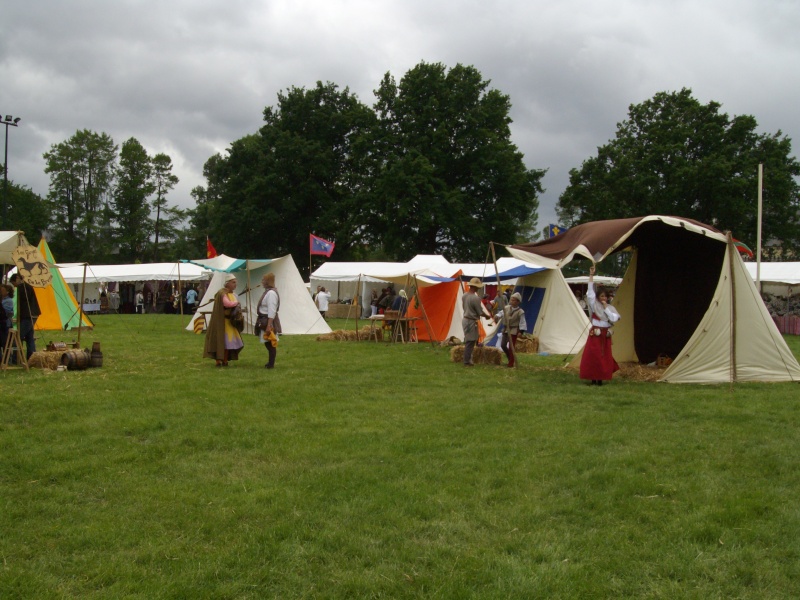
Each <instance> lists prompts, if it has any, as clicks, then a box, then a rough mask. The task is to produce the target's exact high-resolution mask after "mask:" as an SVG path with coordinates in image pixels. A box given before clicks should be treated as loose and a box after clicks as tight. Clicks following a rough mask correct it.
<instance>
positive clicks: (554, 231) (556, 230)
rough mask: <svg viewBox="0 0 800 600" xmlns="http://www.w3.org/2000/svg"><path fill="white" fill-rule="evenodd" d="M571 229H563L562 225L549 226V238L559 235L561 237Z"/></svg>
mask: <svg viewBox="0 0 800 600" xmlns="http://www.w3.org/2000/svg"><path fill="white" fill-rule="evenodd" d="M568 230H569V227H561V225H553V224H552V223H550V225H548V226H547V237H549V238H551V237H556V236H557V235H561V234H562V233H564V232H565V231H568Z"/></svg>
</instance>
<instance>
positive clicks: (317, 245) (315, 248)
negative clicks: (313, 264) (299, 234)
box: [309, 233, 336, 257]
mask: <svg viewBox="0 0 800 600" xmlns="http://www.w3.org/2000/svg"><path fill="white" fill-rule="evenodd" d="M309 236H310V240H309V242H310V244H311V250H310V252H309V254H321V255H322V256H327V257H330V255H331V254H333V247H334V246H335V245H336V244H334V243H333V242H329V241H328V240H323V239H322V238H321V237H317V236H315V235H314V234H313V233H310V234H309Z"/></svg>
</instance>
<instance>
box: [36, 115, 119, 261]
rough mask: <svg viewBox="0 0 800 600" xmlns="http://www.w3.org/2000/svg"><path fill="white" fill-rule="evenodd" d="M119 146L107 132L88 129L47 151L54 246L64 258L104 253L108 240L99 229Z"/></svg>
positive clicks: (71, 258)
mask: <svg viewBox="0 0 800 600" xmlns="http://www.w3.org/2000/svg"><path fill="white" fill-rule="evenodd" d="M116 158H117V146H116V145H115V144H114V142H113V140H112V139H111V137H110V136H109V135H108V134H106V133H100V134H98V133H95V132H93V131H89V130H87V129H84V130H82V131H77V132H76V133H75V135H73V136H72V137H71V138H70V139H68V140H67V141H65V142H62V143H60V144H54V145H53V146H51V148H50V151H49V152H46V153H45V154H44V159H45V161H46V162H47V166H46V168H45V172H46V173H48V174H49V175H50V191H49V194H48V200H49V202H50V206H51V207H52V210H53V221H54V237H53V240H52V241H51V247H52V248H53V251H54V252H55V253H56V256H59V259H60V260H63V261H74V260H89V261H94V260H95V259H96V258H97V257H100V256H105V255H107V253H108V249H107V248H106V247H105V245H106V244H108V243H109V240H108V239H106V238H104V237H103V236H99V235H97V231H96V229H97V227H98V226H99V224H100V223H99V222H98V219H100V218H101V216H102V214H103V209H104V208H107V206H108V203H109V197H110V194H111V192H112V186H113V183H114V177H115V174H116Z"/></svg>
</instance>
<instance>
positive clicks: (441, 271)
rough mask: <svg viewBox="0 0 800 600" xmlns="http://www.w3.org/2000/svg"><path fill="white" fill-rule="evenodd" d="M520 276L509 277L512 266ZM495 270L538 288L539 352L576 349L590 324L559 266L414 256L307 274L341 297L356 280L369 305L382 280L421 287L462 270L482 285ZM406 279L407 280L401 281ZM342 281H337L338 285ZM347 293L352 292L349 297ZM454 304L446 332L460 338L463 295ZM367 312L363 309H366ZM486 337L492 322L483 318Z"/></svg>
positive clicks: (327, 266) (504, 278)
mask: <svg viewBox="0 0 800 600" xmlns="http://www.w3.org/2000/svg"><path fill="white" fill-rule="evenodd" d="M515 270H516V271H517V272H520V273H521V275H514V276H510V275H507V274H508V273H511V272H514V271H515ZM498 272H499V273H500V282H501V283H502V284H504V285H510V284H517V285H527V286H529V287H530V288H537V287H538V288H541V289H542V290H543V293H544V296H543V297H542V298H540V299H539V300H538V301H537V317H536V318H535V320H533V321H531V322H530V323H529V324H528V325H529V327H530V328H531V330H532V332H533V334H534V335H535V336H537V337H538V338H539V344H540V349H541V350H542V351H543V352H551V353H554V354H564V353H568V352H570V351H573V352H574V351H575V348H580V342H581V340H582V339H585V337H586V334H587V331H588V328H587V326H586V324H587V322H588V320H587V318H586V315H585V314H584V312H583V311H582V310H581V308H580V306H579V305H578V302H577V300H576V299H575V297H574V296H573V295H572V292H571V291H570V289H569V287H568V286H567V284H566V283H565V281H564V277H563V275H562V274H561V271H560V270H558V269H549V268H544V267H542V266H541V265H539V264H537V263H535V262H531V261H523V260H520V259H518V258H513V257H509V256H504V257H499V258H498V259H497V270H495V265H494V263H486V264H484V263H450V262H448V261H447V260H446V259H445V258H444V257H442V256H430V255H418V256H416V257H414V258H413V259H412V260H410V261H409V262H407V263H380V262H375V263H370V262H363V263H355V262H350V263H335V262H327V263H324V264H323V265H321V266H320V267H319V269H317V270H316V271H314V273H312V275H311V285H312V288H315V287H316V286H317V285H320V284H322V285H326V282H337V289H338V292H339V294H338V295H339V297H340V298H343V297H349V298H352V297H353V295H355V293H356V285H357V282H359V281H360V282H361V285H360V296H361V305H362V306H366V305H368V304H369V297H370V292H371V290H372V289H373V288H375V287H381V285H380V284H382V283H383V284H385V283H389V282H391V283H394V284H396V285H401V286H402V285H417V286H419V287H424V286H427V285H436V284H437V283H438V282H437V281H436V280H435V279H432V277H439V278H448V277H453V276H455V275H456V274H458V273H461V278H462V279H471V278H473V277H477V278H479V279H481V280H483V282H484V283H485V284H488V285H492V284H495V283H497V278H498ZM404 282H406V283H404ZM343 283H344V284H346V285H341V284H343ZM348 294H350V295H349V296H348ZM455 303H456V305H455V309H454V310H453V319H452V323H451V326H450V333H448V336H449V335H455V336H456V337H461V336H462V335H463V331H462V329H461V317H462V314H463V313H462V308H461V295H460V294H459V295H458V297H457V298H456V299H455ZM365 312H366V311H365ZM483 326H484V329H485V331H486V334H487V339H490V338H491V337H492V336H493V334H494V330H495V329H496V326H494V325H493V324H488V323H483Z"/></svg>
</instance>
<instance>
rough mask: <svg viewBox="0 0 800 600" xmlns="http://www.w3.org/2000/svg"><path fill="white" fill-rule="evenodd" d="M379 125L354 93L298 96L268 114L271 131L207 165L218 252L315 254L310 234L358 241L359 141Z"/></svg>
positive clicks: (344, 242) (208, 206) (316, 91)
mask: <svg viewBox="0 0 800 600" xmlns="http://www.w3.org/2000/svg"><path fill="white" fill-rule="evenodd" d="M373 121H374V115H373V113H372V112H371V111H370V109H369V108H368V107H366V106H364V105H363V104H361V103H360V102H359V101H358V99H357V98H356V97H355V96H353V95H352V94H351V93H350V92H349V90H348V89H347V88H345V89H344V90H339V89H338V87H337V86H336V85H335V84H332V83H327V84H322V83H321V82H318V83H317V85H316V87H314V88H312V89H310V90H306V89H303V88H291V89H290V90H289V91H288V92H287V93H285V94H284V93H280V94H279V95H278V105H277V107H276V108H272V107H267V108H266V109H265V110H264V122H265V123H264V126H263V127H262V128H261V130H260V131H259V132H258V133H257V134H253V135H248V136H245V137H244V138H241V139H239V140H237V141H235V142H233V144H231V147H230V148H229V150H228V155H227V156H226V157H220V156H217V157H212V160H211V161H209V163H207V164H206V169H205V173H206V177H207V178H208V181H209V188H208V190H196V194H195V197H196V198H201V197H202V198H203V200H204V205H203V206H202V207H201V206H199V205H198V209H201V208H202V211H201V213H202V214H199V213H195V215H194V216H193V218H194V220H197V219H198V218H200V219H201V220H202V219H206V220H207V221H208V222H209V223H210V224H211V227H212V237H213V238H214V244H215V245H217V248H222V249H223V251H224V252H226V253H228V254H233V255H237V254H238V255H241V256H262V257H263V256H276V255H281V254H286V253H293V254H294V255H295V256H303V255H306V254H308V234H309V233H310V232H315V233H317V234H319V235H321V236H324V237H331V238H335V239H336V242H337V246H336V249H337V256H340V257H342V256H347V251H348V246H349V245H350V243H351V240H353V238H354V236H353V228H354V225H353V223H352V212H351V208H352V207H353V203H354V197H355V195H356V191H355V184H354V173H355V168H354V167H353V161H354V160H355V158H354V155H355V151H354V143H355V142H354V141H355V140H357V139H359V138H360V136H362V135H363V132H364V131H365V130H366V129H367V128H369V127H370V126H371V124H372V122H373Z"/></svg>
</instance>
